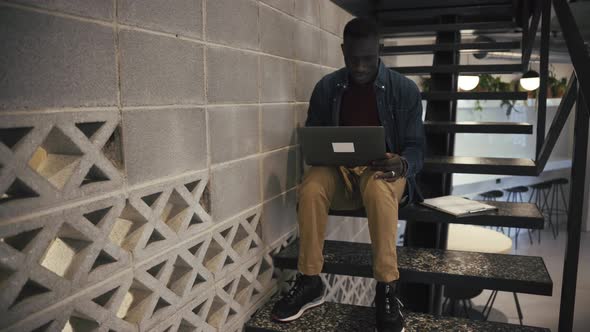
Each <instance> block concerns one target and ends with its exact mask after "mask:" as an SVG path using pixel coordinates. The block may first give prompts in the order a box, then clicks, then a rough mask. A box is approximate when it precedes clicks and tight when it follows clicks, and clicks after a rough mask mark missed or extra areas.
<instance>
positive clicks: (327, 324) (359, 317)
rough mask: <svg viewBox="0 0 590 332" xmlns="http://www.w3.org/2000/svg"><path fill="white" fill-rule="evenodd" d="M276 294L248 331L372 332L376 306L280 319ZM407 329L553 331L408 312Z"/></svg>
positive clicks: (324, 308)
mask: <svg viewBox="0 0 590 332" xmlns="http://www.w3.org/2000/svg"><path fill="white" fill-rule="evenodd" d="M277 299H278V297H277V296H274V297H273V298H272V299H271V300H270V301H268V302H267V303H266V304H264V306H263V307H261V308H260V309H259V310H258V311H257V312H256V313H255V314H254V315H253V316H252V318H251V319H250V320H249V321H248V322H247V323H246V325H245V327H246V332H270V331H273V332H275V331H276V332H332V331H334V332H335V331H338V332H359V331H363V332H364V331H367V332H372V331H373V328H374V324H375V311H374V308H370V307H361V306H356V305H349V304H339V303H331V302H326V303H324V304H322V305H321V306H319V307H316V308H313V309H311V310H308V311H306V312H305V314H304V315H303V316H302V317H301V318H299V319H298V320H296V321H293V322H290V323H277V322H274V321H272V320H271V319H270V311H271V309H272V307H273V305H274V303H275V302H276V301H277ZM404 316H405V317H406V332H426V331H453V332H455V331H456V332H468V331H469V332H471V331H473V332H475V331H479V332H486V331H494V332H508V331H510V332H549V331H550V330H549V329H546V328H538V327H531V326H520V325H513V324H505V323H495V322H481V321H472V320H468V319H464V318H454V317H435V316H432V315H427V314H418V313H413V312H405V314H404Z"/></svg>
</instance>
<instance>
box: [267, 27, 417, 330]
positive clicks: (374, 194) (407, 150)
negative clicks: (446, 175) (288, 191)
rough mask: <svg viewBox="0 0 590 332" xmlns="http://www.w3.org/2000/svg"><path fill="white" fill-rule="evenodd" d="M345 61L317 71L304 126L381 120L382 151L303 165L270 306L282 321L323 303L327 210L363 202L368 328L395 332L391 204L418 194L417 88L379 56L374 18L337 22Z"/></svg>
mask: <svg viewBox="0 0 590 332" xmlns="http://www.w3.org/2000/svg"><path fill="white" fill-rule="evenodd" d="M343 38H344V43H343V44H342V52H343V54H344V61H345V64H346V66H345V68H342V69H340V70H338V71H336V72H334V73H331V74H329V75H326V76H325V77H323V78H322V79H321V80H320V81H319V82H318V83H317V84H316V86H315V89H314V91H313V93H312V96H311V100H310V102H309V110H308V114H307V121H306V126H383V127H384V128H385V132H386V146H387V149H388V151H389V152H388V153H387V154H386V155H385V156H384V158H383V159H381V160H376V161H373V162H372V163H370V165H368V166H367V167H355V168H347V167H311V168H310V169H309V171H308V172H307V173H306V174H305V176H304V179H303V182H302V184H301V186H300V187H299V209H298V223H299V235H300V249H299V260H298V270H299V272H300V273H299V274H298V275H297V278H296V280H295V284H294V285H293V286H292V288H291V289H290V290H289V292H288V293H287V294H286V295H285V296H284V297H283V298H281V299H280V300H279V301H278V302H277V304H276V305H275V307H274V308H273V319H275V320H278V321H283V322H288V321H292V320H295V319H297V318H299V317H300V316H301V315H302V314H303V312H304V311H305V310H307V309H309V308H312V307H315V306H318V305H320V304H322V303H323V302H324V289H325V287H324V285H323V282H322V280H321V278H320V276H319V274H320V272H321V271H322V265H323V262H324V259H323V254H322V251H323V245H324V236H325V228H326V223H327V221H328V211H329V209H330V208H332V209H334V210H352V209H356V208H360V207H362V206H364V208H365V210H366V213H367V217H368V219H369V232H370V237H371V242H372V250H373V275H374V277H375V279H377V287H376V288H377V289H376V295H375V306H376V313H377V315H376V316H377V317H376V330H377V331H379V332H381V331H388V332H389V331H396V332H397V331H403V329H404V322H403V316H402V314H401V311H400V302H399V300H398V299H397V297H396V296H395V292H396V284H397V280H398V279H399V271H398V268H397V254H396V234H397V221H398V208H399V205H400V203H401V201H402V200H406V202H404V203H407V202H410V201H414V200H422V196H421V194H420V192H419V190H418V188H417V187H416V180H415V175H416V173H418V172H419V171H420V170H421V168H422V164H423V158H424V157H423V150H424V127H423V123H422V103H421V98H420V91H419V90H418V88H417V86H416V84H414V82H412V81H411V80H409V79H408V78H406V77H404V76H403V75H400V74H399V73H397V72H395V71H392V70H390V69H388V68H387V67H385V65H384V64H383V63H382V62H381V60H380V59H379V50H380V44H379V35H378V32H377V26H376V24H375V23H374V22H373V21H371V20H368V19H361V18H355V19H353V20H351V21H350V22H348V23H347V24H346V27H345V28H344V37H343Z"/></svg>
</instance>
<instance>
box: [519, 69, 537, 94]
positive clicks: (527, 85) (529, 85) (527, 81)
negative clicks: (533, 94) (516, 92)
mask: <svg viewBox="0 0 590 332" xmlns="http://www.w3.org/2000/svg"><path fill="white" fill-rule="evenodd" d="M539 84H541V80H540V78H539V73H537V72H536V71H534V70H529V71H527V72H526V73H524V75H522V78H521V79H520V86H521V87H522V88H523V89H525V90H527V91H533V90H536V89H538V88H539Z"/></svg>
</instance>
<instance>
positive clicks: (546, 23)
mask: <svg viewBox="0 0 590 332" xmlns="http://www.w3.org/2000/svg"><path fill="white" fill-rule="evenodd" d="M542 5H543V8H542V16H541V20H542V21H541V50H540V53H541V61H540V63H539V76H540V82H539V83H540V84H539V90H538V93H537V146H536V153H535V156H536V159H538V158H539V153H540V152H541V148H542V147H543V143H544V142H545V124H546V121H547V115H546V114H547V79H548V77H549V32H550V31H549V28H550V26H551V1H549V0H543V2H542ZM531 38H533V39H534V38H535V36H531Z"/></svg>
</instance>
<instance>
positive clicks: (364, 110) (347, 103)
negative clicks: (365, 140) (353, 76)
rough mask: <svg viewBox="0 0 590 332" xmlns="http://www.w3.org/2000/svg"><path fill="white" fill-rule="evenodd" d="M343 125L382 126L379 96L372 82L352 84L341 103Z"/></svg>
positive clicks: (341, 123)
mask: <svg viewBox="0 0 590 332" xmlns="http://www.w3.org/2000/svg"><path fill="white" fill-rule="evenodd" d="M340 105H341V106H340V125H341V126H380V125H381V121H380V120H379V114H378V113H377V97H376V95H375V87H374V86H373V84H372V83H369V84H365V85H356V84H350V86H349V88H348V89H346V90H345V91H344V95H343V96H342V103H341V104H340Z"/></svg>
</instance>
